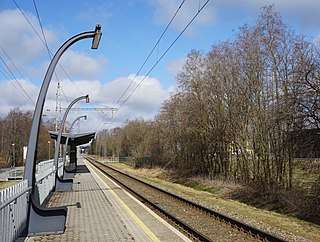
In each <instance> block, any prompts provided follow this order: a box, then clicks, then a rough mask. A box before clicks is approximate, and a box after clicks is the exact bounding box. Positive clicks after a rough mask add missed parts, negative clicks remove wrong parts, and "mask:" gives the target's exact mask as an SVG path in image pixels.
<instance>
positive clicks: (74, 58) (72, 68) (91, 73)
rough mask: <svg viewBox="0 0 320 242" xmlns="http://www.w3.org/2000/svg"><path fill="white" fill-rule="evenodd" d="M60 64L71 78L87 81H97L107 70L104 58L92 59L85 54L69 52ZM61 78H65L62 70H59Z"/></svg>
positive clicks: (64, 55)
mask: <svg viewBox="0 0 320 242" xmlns="http://www.w3.org/2000/svg"><path fill="white" fill-rule="evenodd" d="M59 63H60V64H61V66H63V69H64V70H65V71H66V72H67V73H68V75H69V76H76V77H80V78H86V79H91V80H92V79H95V78H96V77H97V76H98V75H100V74H101V73H102V71H103V70H105V66H106V65H107V60H106V59H105V58H104V57H102V56H101V57H91V56H88V55H87V54H85V53H81V52H78V51H73V50H68V51H66V52H65V53H64V54H63V56H62V57H61V59H60V61H59ZM57 69H58V70H60V71H59V73H60V74H59V76H65V74H64V73H62V71H61V69H60V68H59V67H58V68H57Z"/></svg>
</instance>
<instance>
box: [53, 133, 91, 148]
mask: <svg viewBox="0 0 320 242" xmlns="http://www.w3.org/2000/svg"><path fill="white" fill-rule="evenodd" d="M49 134H50V137H51V139H55V140H56V139H57V138H58V132H55V131H49ZM95 135H96V132H87V133H78V134H70V136H69V141H68V145H71V144H72V143H73V144H75V145H76V146H78V145H83V144H87V143H89V142H90V141H91V140H92V139H93V138H94V136H95ZM67 137H68V133H62V136H61V144H64V143H65V142H66V139H67Z"/></svg>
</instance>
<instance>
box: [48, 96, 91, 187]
mask: <svg viewBox="0 0 320 242" xmlns="http://www.w3.org/2000/svg"><path fill="white" fill-rule="evenodd" d="M83 99H85V100H86V103H87V102H88V101H89V95H86V96H80V97H78V98H76V99H74V100H73V101H72V102H71V103H70V104H69V106H68V107H67V109H66V111H65V112H64V115H63V118H62V120H61V126H60V130H59V132H58V137H57V143H56V144H57V145H56V147H55V150H54V157H53V164H54V165H55V167H56V178H58V179H59V173H58V171H59V168H58V160H59V157H58V156H59V147H60V143H61V137H62V130H63V128H62V127H63V126H64V123H65V122H66V119H67V116H68V113H69V111H70V109H71V108H72V106H73V105H74V104H75V103H76V102H78V101H80V100H83ZM56 181H57V180H56ZM58 182H59V180H58ZM58 184H59V183H58ZM59 189H60V188H59ZM62 189H63V188H62Z"/></svg>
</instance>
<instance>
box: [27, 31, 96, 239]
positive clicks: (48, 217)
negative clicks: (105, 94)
mask: <svg viewBox="0 0 320 242" xmlns="http://www.w3.org/2000/svg"><path fill="white" fill-rule="evenodd" d="M101 35H102V33H101V26H100V25H96V29H95V30H94V31H89V32H83V33H80V34H78V35H75V36H73V37H71V38H70V39H69V40H67V41H66V42H65V43H64V44H63V45H62V46H61V47H60V48H59V50H58V51H57V52H56V54H55V55H54V57H53V59H52V60H51V62H50V65H49V67H48V70H47V72H46V75H45V77H44V80H43V83H42V86H41V89H40V92H39V96H38V99H37V103H36V107H35V110H34V114H33V120H32V126H31V132H30V137H29V143H28V151H27V159H26V164H25V169H24V179H27V180H28V186H29V187H30V188H31V192H30V195H29V196H30V198H29V200H28V201H29V209H28V219H27V225H26V228H25V231H24V234H37V233H46V232H49V233H54V232H63V231H64V229H65V220H66V216H67V208H66V207H62V208H60V209H58V208H52V209H46V208H44V207H42V206H41V205H40V204H39V197H38V191H37V187H36V184H35V171H36V159H37V144H38V137H39V128H40V122H41V116H42V112H43V106H44V102H45V98H46V95H47V91H48V88H49V84H50V81H51V78H52V75H53V72H54V69H55V67H56V65H57V63H58V60H59V59H60V57H61V55H62V54H63V53H64V52H65V51H66V50H67V49H68V48H69V47H70V46H71V45H72V44H74V43H76V42H77V41H79V40H82V39H87V38H93V40H92V46H91V48H92V49H97V48H98V45H99V42H100V38H101Z"/></svg>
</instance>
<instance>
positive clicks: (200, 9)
mask: <svg viewBox="0 0 320 242" xmlns="http://www.w3.org/2000/svg"><path fill="white" fill-rule="evenodd" d="M209 1H210V0H207V1H206V2H205V3H204V4H203V5H202V7H201V8H199V9H198V11H197V13H196V14H195V15H194V16H193V17H192V19H191V20H190V21H189V22H188V24H187V25H186V26H185V27H184V28H183V30H182V31H181V32H180V34H179V35H178V36H177V37H176V39H175V40H174V41H173V42H172V43H171V44H170V46H169V47H168V48H167V49H166V51H165V52H164V53H163V54H162V55H161V56H160V58H159V59H158V60H157V61H156V63H155V64H154V65H153V66H152V67H151V68H150V70H149V71H148V72H147V74H146V75H145V76H144V77H143V78H142V79H141V81H140V82H139V83H138V84H137V86H136V87H135V88H134V89H133V90H132V91H131V92H130V94H129V95H128V96H127V98H126V99H125V100H124V101H123V102H122V103H121V104H120V106H119V107H118V110H117V111H116V112H118V111H119V110H120V108H121V107H122V106H123V105H124V104H125V103H126V102H127V101H128V99H129V98H130V97H131V96H132V94H133V93H134V92H135V91H136V90H137V88H138V87H139V86H140V85H141V84H142V82H143V81H144V80H145V79H146V78H147V76H148V75H149V74H150V73H151V72H152V71H153V69H154V68H155V67H156V66H157V65H158V63H159V62H160V61H161V60H162V58H163V57H164V56H165V55H166V54H167V53H168V51H169V50H170V49H171V48H172V46H173V45H174V44H175V43H176V42H177V40H178V39H179V38H180V37H181V35H182V34H183V33H184V32H185V31H186V30H187V28H188V27H189V26H190V25H191V23H192V22H193V21H194V20H195V18H196V17H197V16H198V15H199V14H200V12H201V11H202V10H203V9H204V7H205V6H206V5H207V4H208V2H209Z"/></svg>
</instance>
